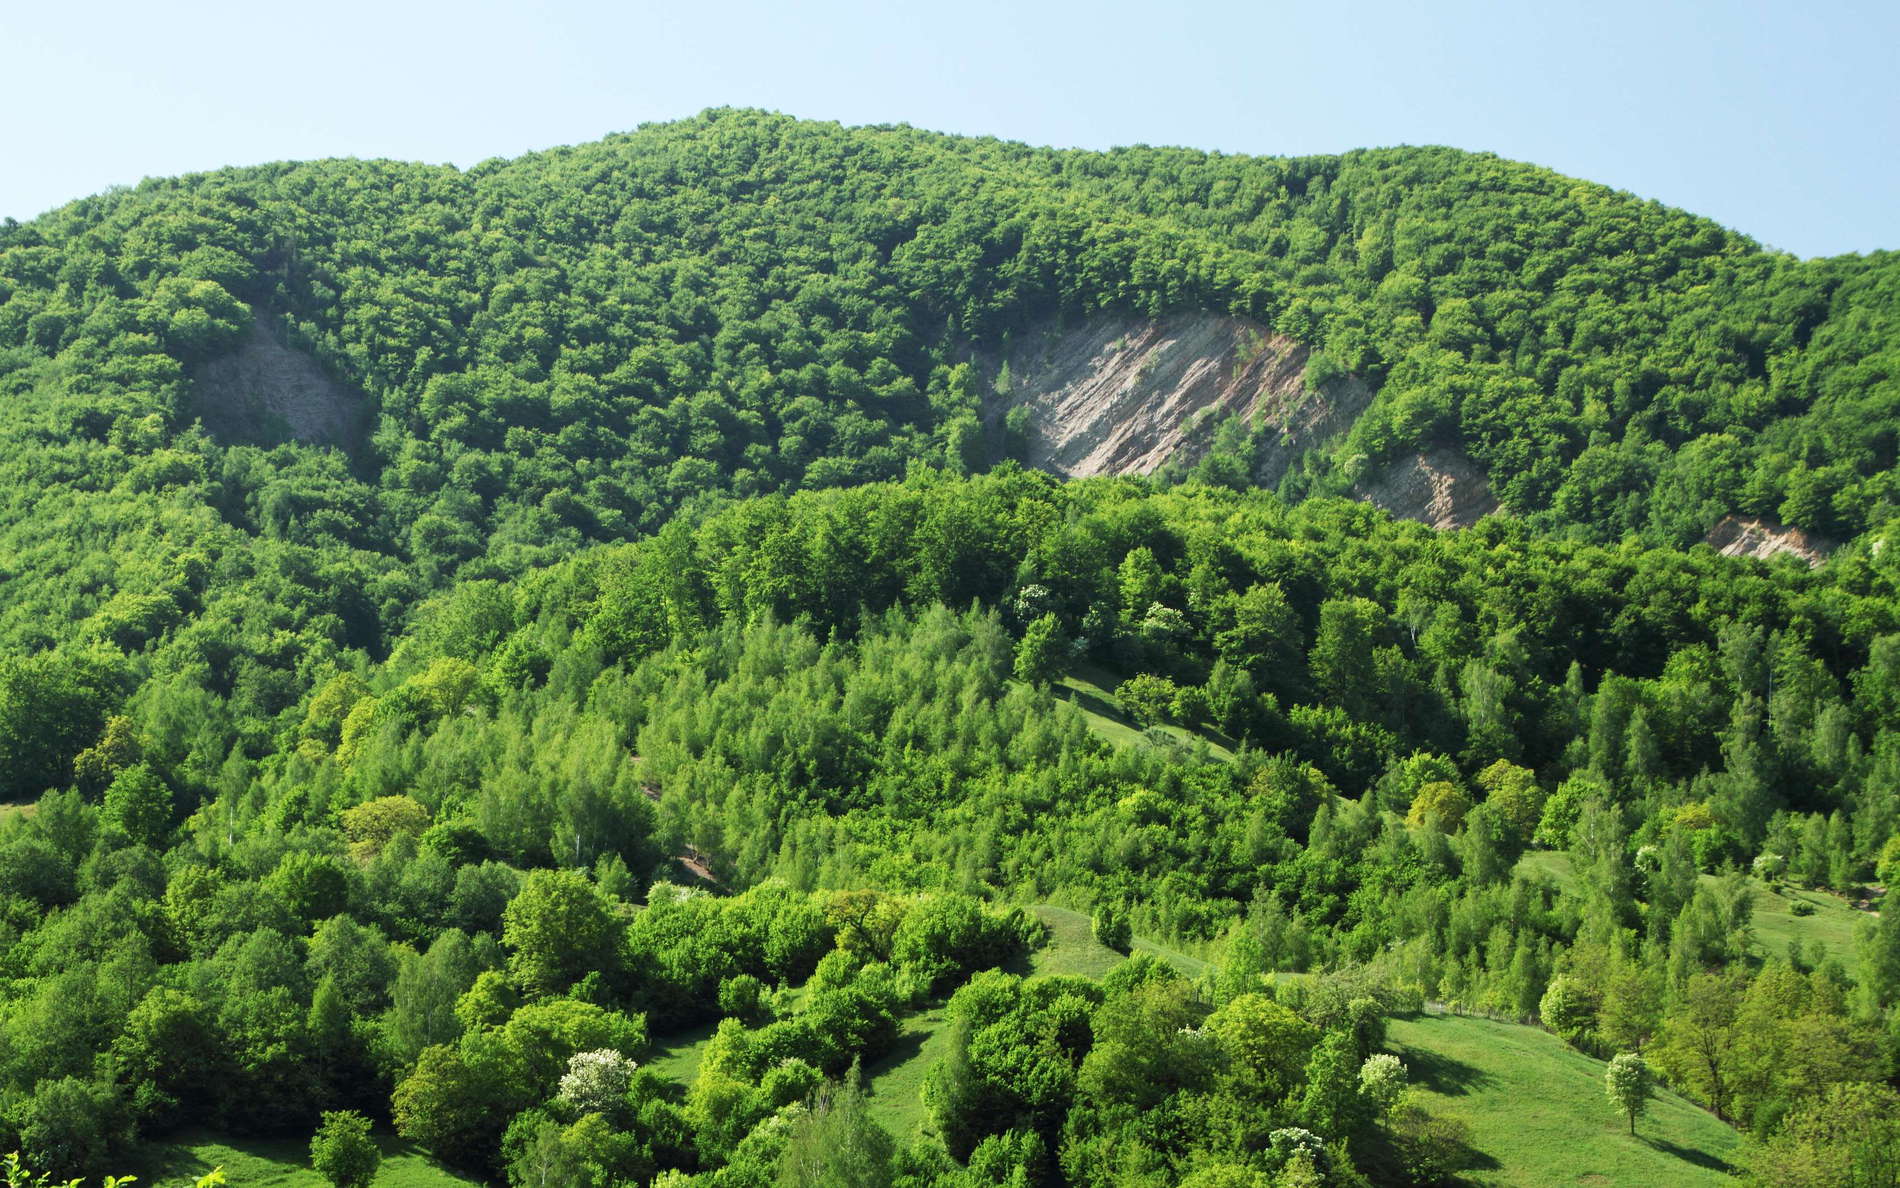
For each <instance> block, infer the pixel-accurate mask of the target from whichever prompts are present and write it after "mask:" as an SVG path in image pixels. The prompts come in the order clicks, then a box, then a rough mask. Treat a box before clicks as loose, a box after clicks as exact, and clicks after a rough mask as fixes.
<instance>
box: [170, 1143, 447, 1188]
mask: <svg viewBox="0 0 1900 1188" xmlns="http://www.w3.org/2000/svg"><path fill="white" fill-rule="evenodd" d="M377 1141H378V1143H379V1144H380V1145H381V1146H382V1149H383V1165H382V1167H381V1168H379V1169H378V1170H377V1172H376V1179H375V1181H374V1183H375V1188H463V1186H467V1185H474V1184H477V1183H479V1182H480V1181H477V1180H469V1179H464V1178H463V1177H461V1176H459V1175H457V1174H455V1173H454V1172H451V1171H449V1170H447V1169H445V1168H443V1167H441V1166H440V1165H438V1164H437V1163H435V1162H434V1161H433V1160H431V1159H430V1158H429V1157H428V1156H426V1155H424V1154H422V1153H421V1152H420V1151H418V1150H417V1149H416V1148H415V1147H413V1146H411V1145H409V1144H408V1143H405V1142H403V1141H402V1140H401V1139H398V1138H395V1137H393V1136H389V1135H383V1136H379V1138H378V1140H377ZM144 1162H145V1167H144V1171H143V1173H142V1174H141V1175H140V1176H139V1182H140V1183H141V1184H149V1185H154V1186H164V1188H169V1186H171V1185H175V1184H188V1183H191V1182H192V1181H194V1180H196V1179H197V1178H198V1177H199V1176H202V1175H204V1174H205V1173H206V1172H209V1171H210V1170H212V1169H213V1168H223V1169H224V1175H225V1179H226V1180H227V1181H229V1182H230V1184H231V1188H329V1181H328V1180H325V1179H324V1178H323V1177H322V1176H320V1175H318V1174H317V1173H316V1172H315V1171H314V1170H312V1169H311V1167H310V1147H309V1144H308V1143H299V1142H294V1141H291V1140H255V1141H254V1140H248V1139H245V1140H238V1139H229V1138H224V1137H221V1136H219V1135H215V1134H212V1133H210V1132H208V1131H187V1132H185V1133H184V1134H181V1135H179V1136H178V1137H177V1138H176V1139H175V1140H174V1141H172V1142H169V1143H155V1144H153V1145H152V1146H150V1147H148V1148H147V1149H146V1155H145V1161H144Z"/></svg>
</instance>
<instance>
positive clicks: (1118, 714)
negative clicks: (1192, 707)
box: [1056, 664, 1234, 759]
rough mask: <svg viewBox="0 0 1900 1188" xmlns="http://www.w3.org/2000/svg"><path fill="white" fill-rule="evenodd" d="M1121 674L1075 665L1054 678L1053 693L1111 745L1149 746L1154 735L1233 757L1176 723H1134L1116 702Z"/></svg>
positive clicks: (1222, 746) (1212, 741) (1225, 748)
mask: <svg viewBox="0 0 1900 1188" xmlns="http://www.w3.org/2000/svg"><path fill="white" fill-rule="evenodd" d="M1120 683H1121V678H1118V677H1116V676H1115V674H1114V673H1112V672H1109V671H1108V670H1107V669H1105V668H1098V667H1096V666H1095V665H1092V664H1080V665H1077V666H1076V667H1075V668H1074V669H1073V670H1072V671H1071V672H1070V673H1069V675H1067V676H1065V677H1063V678H1062V679H1061V680H1060V681H1057V682H1056V695H1057V696H1058V697H1061V698H1062V699H1063V700H1065V701H1067V702H1068V703H1069V704H1070V705H1073V706H1075V708H1076V709H1078V710H1080V711H1082V720H1083V721H1085V722H1087V723H1088V726H1089V729H1090V730H1093V731H1094V732H1095V733H1096V734H1097V735H1099V736H1100V737H1101V738H1102V739H1103V741H1105V742H1107V743H1108V744H1109V745H1111V746H1117V747H1127V746H1152V745H1154V739H1155V738H1156V737H1159V738H1165V739H1169V740H1172V741H1174V742H1177V743H1180V744H1181V745H1183V746H1186V747H1189V748H1193V747H1197V746H1200V745H1202V744H1205V745H1206V747H1207V749H1208V753H1209V754H1211V755H1212V756H1213V757H1214V758H1216V759H1232V758H1233V757H1234V752H1233V751H1232V750H1231V749H1230V748H1229V747H1228V746H1226V745H1225V744H1224V743H1222V742H1220V741H1218V740H1216V739H1215V738H1213V737H1212V736H1210V735H1207V734H1203V733H1199V732H1197V731H1193V730H1185V729H1183V728H1181V727H1179V726H1166V725H1163V726H1155V727H1152V728H1151V729H1152V732H1153V734H1152V735H1151V734H1150V732H1149V731H1146V730H1143V729H1142V728H1141V727H1140V726H1138V725H1136V724H1135V723H1134V722H1133V721H1132V720H1131V719H1130V718H1129V717H1128V715H1127V714H1124V713H1122V711H1121V707H1120V706H1118V705H1116V704H1115V686H1116V685H1118V684H1120Z"/></svg>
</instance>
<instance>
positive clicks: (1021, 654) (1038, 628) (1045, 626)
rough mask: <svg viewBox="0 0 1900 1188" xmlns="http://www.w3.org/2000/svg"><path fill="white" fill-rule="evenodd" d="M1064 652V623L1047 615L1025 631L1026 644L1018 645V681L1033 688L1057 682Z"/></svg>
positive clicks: (1023, 640) (1024, 640)
mask: <svg viewBox="0 0 1900 1188" xmlns="http://www.w3.org/2000/svg"><path fill="white" fill-rule="evenodd" d="M1064 652H1065V649H1064V647H1063V642H1062V623H1061V621H1060V620H1058V619H1057V618H1056V617H1055V616H1054V615H1043V616H1042V617H1041V618H1038V619H1036V620H1035V621H1034V622H1032V623H1030V624H1029V626H1028V627H1026V628H1024V629H1023V638H1022V642H1020V643H1018V644H1017V645H1016V679H1017V680H1019V681H1027V682H1029V683H1030V684H1032V685H1040V684H1044V683H1046V682H1048V681H1051V680H1053V679H1055V677H1056V675H1057V674H1058V673H1059V672H1060V671H1061V667H1062V661H1063V657H1064Z"/></svg>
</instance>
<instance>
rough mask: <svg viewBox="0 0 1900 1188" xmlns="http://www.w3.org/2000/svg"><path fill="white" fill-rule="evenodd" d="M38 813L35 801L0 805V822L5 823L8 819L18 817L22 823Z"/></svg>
mask: <svg viewBox="0 0 1900 1188" xmlns="http://www.w3.org/2000/svg"><path fill="white" fill-rule="evenodd" d="M39 811H40V803H39V801H37V800H35V801H31V802H29V803H27V804H0V821H5V820H6V819H7V818H9V817H18V818H20V819H21V820H22V821H24V820H26V819H27V818H28V817H31V816H32V815H33V814H34V813H37V812H39Z"/></svg>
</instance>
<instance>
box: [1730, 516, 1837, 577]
mask: <svg viewBox="0 0 1900 1188" xmlns="http://www.w3.org/2000/svg"><path fill="white" fill-rule="evenodd" d="M1706 539H1707V540H1708V542H1709V543H1710V544H1712V545H1714V546H1715V548H1716V551H1717V552H1719V553H1721V554H1722V555H1723V556H1724V557H1759V558H1762V559H1763V560H1766V559H1767V558H1769V557H1773V556H1775V555H1776V554H1777V553H1792V554H1793V555H1795V556H1797V557H1799V558H1801V559H1802V560H1803V561H1806V562H1807V563H1808V564H1809V565H1810V566H1815V565H1819V564H1821V563H1822V562H1823V561H1826V560H1827V559H1828V555H1829V554H1830V553H1832V552H1833V551H1834V549H1835V545H1834V542H1833V541H1831V540H1826V539H1824V538H1822V537H1819V536H1815V535H1813V534H1811V533H1808V532H1803V531H1802V530H1801V529H1799V528H1791V527H1789V526H1788V525H1786V524H1777V523H1776V522H1775V521H1773V520H1764V519H1761V518H1759V517H1757V516H1723V517H1722V519H1721V520H1720V521H1718V522H1717V523H1716V525H1715V527H1713V528H1711V529H1709V535H1708V537H1707V538H1706Z"/></svg>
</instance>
